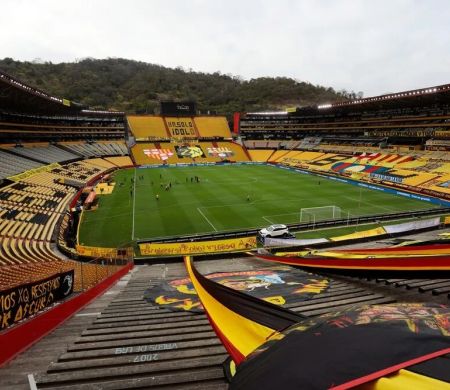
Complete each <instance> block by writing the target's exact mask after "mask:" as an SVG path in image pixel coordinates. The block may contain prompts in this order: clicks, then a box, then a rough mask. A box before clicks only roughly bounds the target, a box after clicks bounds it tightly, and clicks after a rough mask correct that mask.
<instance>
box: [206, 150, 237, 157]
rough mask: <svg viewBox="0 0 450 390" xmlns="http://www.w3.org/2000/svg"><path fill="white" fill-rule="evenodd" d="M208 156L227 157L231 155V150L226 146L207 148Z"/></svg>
mask: <svg viewBox="0 0 450 390" xmlns="http://www.w3.org/2000/svg"><path fill="white" fill-rule="evenodd" d="M207 152H208V156H210V157H222V158H224V157H229V156H232V155H233V151H232V150H230V149H228V148H215V147H211V148H207Z"/></svg>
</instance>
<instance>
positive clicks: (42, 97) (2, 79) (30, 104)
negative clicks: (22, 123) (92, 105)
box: [0, 70, 124, 116]
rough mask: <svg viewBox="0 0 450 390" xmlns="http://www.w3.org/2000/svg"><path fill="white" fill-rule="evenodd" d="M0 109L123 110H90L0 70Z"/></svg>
mask: <svg viewBox="0 0 450 390" xmlns="http://www.w3.org/2000/svg"><path fill="white" fill-rule="evenodd" d="M0 111H8V112H13V113H21V114H39V115H45V114H48V115H88V116H89V115H101V116H104V115H123V114H124V113H123V112H115V111H97V110H90V109H89V107H87V106H84V105H82V104H80V103H76V102H73V101H71V100H68V99H63V98H59V97H56V96H52V95H50V94H49V93H47V92H44V91H42V90H40V89H38V88H35V87H32V86H30V85H28V84H25V83H24V82H22V81H20V80H18V79H17V78H15V77H13V76H10V75H9V74H7V73H5V72H3V71H1V70H0Z"/></svg>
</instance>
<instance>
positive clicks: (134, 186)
mask: <svg viewBox="0 0 450 390" xmlns="http://www.w3.org/2000/svg"><path fill="white" fill-rule="evenodd" d="M136 172H137V169H136V168H134V179H133V227H132V229H131V240H132V241H133V240H134V209H135V206H136Z"/></svg>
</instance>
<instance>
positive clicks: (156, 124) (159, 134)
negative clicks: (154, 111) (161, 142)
mask: <svg viewBox="0 0 450 390" xmlns="http://www.w3.org/2000/svg"><path fill="white" fill-rule="evenodd" d="M127 121H128V126H129V128H130V130H131V132H132V134H133V135H134V137H135V138H136V140H138V141H139V140H143V141H149V140H152V139H167V138H169V136H168V133H167V130H166V126H165V123H164V119H163V118H162V117H160V116H148V115H145V116H138V115H128V116H127Z"/></svg>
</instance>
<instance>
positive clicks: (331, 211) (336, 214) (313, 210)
mask: <svg viewBox="0 0 450 390" xmlns="http://www.w3.org/2000/svg"><path fill="white" fill-rule="evenodd" d="M340 218H342V210H341V208H340V207H338V206H321V207H305V208H302V209H301V210H300V222H308V223H310V222H313V223H315V222H317V221H324V220H327V219H340Z"/></svg>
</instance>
